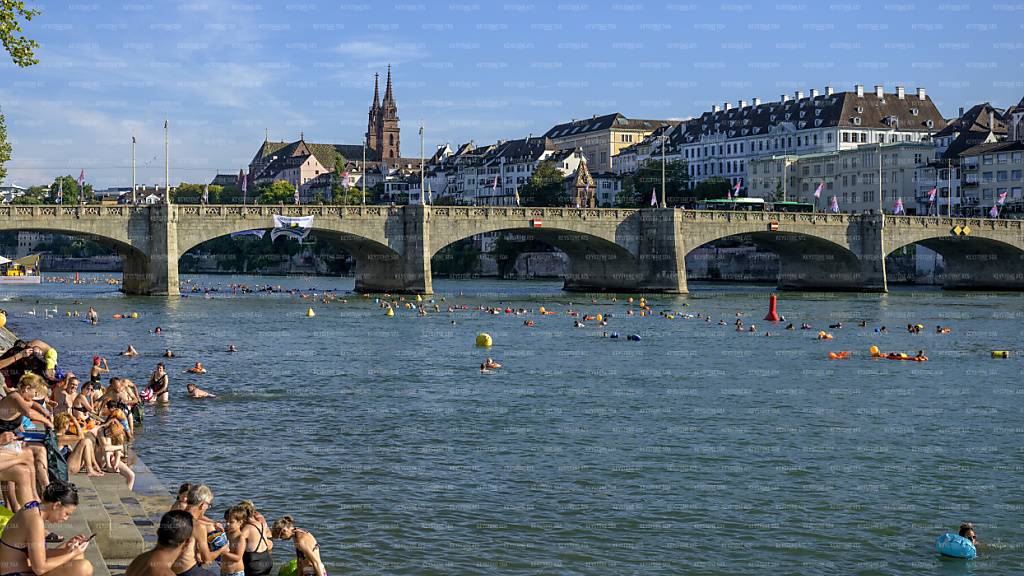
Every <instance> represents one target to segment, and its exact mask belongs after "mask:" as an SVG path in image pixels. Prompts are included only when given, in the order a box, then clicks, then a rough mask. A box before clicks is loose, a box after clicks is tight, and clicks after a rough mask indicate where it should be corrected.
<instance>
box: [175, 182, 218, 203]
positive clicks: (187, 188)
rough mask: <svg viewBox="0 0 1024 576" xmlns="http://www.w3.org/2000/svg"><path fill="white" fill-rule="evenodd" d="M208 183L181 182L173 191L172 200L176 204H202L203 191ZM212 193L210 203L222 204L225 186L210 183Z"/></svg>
mask: <svg viewBox="0 0 1024 576" xmlns="http://www.w3.org/2000/svg"><path fill="white" fill-rule="evenodd" d="M206 187H207V185H206V184H188V183H184V182H183V183H181V184H179V185H178V187H177V188H175V189H174V191H172V192H171V202H174V203H175V204H201V203H202V202H203V191H204V190H205V188H206ZM209 189H210V194H209V199H208V201H207V203H208V204H222V203H223V200H222V199H221V196H222V194H223V192H224V187H223V186H218V185H216V184H211V185H209Z"/></svg>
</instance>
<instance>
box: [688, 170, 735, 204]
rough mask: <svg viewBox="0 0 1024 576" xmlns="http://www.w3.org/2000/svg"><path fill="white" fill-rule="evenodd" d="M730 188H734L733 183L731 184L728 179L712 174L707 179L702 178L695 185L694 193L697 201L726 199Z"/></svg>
mask: <svg viewBox="0 0 1024 576" xmlns="http://www.w3.org/2000/svg"><path fill="white" fill-rule="evenodd" d="M730 190H732V185H731V184H729V181H728V180H726V179H725V178H722V177H721V176H712V177H711V178H708V179H706V180H701V181H700V182H699V183H698V184H697V186H695V187H694V189H693V192H692V195H693V198H694V200H696V201H700V200H716V199H725V197H726V196H727V195H728V194H729V191H730Z"/></svg>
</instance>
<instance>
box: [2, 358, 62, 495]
mask: <svg viewBox="0 0 1024 576" xmlns="http://www.w3.org/2000/svg"><path fill="white" fill-rule="evenodd" d="M47 390H48V387H47V384H46V381H45V380H43V378H42V377H41V376H37V375H35V374H31V373H29V374H25V375H23V376H22V377H21V378H19V379H18V385H17V388H15V390H14V391H13V392H12V393H10V394H8V395H7V396H5V397H4V398H3V399H2V400H0V443H2V445H0V480H6V481H12V482H14V489H15V490H14V491H15V494H14V495H13V498H14V500H15V501H14V502H13V503H12V504H14V506H12V507H11V508H12V509H16V508H17V505H18V504H24V503H26V502H30V501H32V500H38V499H39V498H38V496H37V493H36V466H35V456H34V453H33V452H32V451H31V450H28V449H25V446H24V444H25V443H24V442H22V441H21V439H19V438H17V435H16V434H14V432H15V431H16V430H20V428H21V422H22V417H23V416H27V417H29V418H30V419H32V420H35V419H39V420H40V421H43V422H49V418H47V416H46V415H45V414H43V413H42V412H41V411H40V409H39V407H38V405H37V404H36V403H35V402H32V398H33V397H34V396H36V395H37V394H45V393H46V391H47ZM51 426H52V424H51ZM23 466H28V468H29V470H28V472H27V474H26V473H25V471H24V470H23Z"/></svg>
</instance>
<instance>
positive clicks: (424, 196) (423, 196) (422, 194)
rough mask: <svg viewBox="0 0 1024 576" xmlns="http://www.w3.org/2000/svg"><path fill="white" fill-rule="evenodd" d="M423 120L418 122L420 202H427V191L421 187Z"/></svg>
mask: <svg viewBox="0 0 1024 576" xmlns="http://www.w3.org/2000/svg"><path fill="white" fill-rule="evenodd" d="M423 180H424V178H423V122H420V202H422V203H423V204H424V205H426V204H427V191H426V190H424V188H423Z"/></svg>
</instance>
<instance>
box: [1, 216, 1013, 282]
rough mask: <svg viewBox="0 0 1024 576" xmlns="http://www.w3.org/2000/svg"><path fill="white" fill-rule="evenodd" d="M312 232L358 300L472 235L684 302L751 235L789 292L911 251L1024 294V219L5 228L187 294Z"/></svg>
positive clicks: (92, 221)
mask: <svg viewBox="0 0 1024 576" xmlns="http://www.w3.org/2000/svg"><path fill="white" fill-rule="evenodd" d="M275 214H281V215H284V216H313V217H314V219H313V229H314V231H315V233H316V234H317V235H319V236H328V237H330V238H332V239H333V240H334V241H336V242H337V243H338V244H340V245H341V246H342V247H343V248H344V249H345V250H347V251H348V252H350V253H351V254H352V255H353V256H354V258H355V260H356V282H355V289H356V290H357V291H360V292H406V293H420V294H429V293H431V292H432V284H431V259H432V258H433V257H434V256H435V255H437V254H438V253H439V252H440V251H441V250H442V249H443V248H444V247H446V246H448V245H450V244H452V243H454V242H458V241H459V240H462V239H465V238H469V237H471V236H474V235H476V234H483V233H490V232H499V231H504V232H513V233H515V234H517V235H520V236H527V237H532V238H535V239H537V240H539V241H542V242H545V243H548V244H550V245H552V246H555V247H557V248H559V249H560V250H563V251H564V252H565V253H566V254H567V255H568V256H569V259H570V266H571V269H570V273H569V275H568V277H567V278H566V280H565V289H566V290H574V291H594V292H598V291H613V292H663V293H685V292H686V291H687V285H686V263H685V257H686V255H687V254H688V253H689V252H690V251H692V250H694V249H696V248H698V247H700V246H702V245H704V244H707V243H708V242H713V241H715V240H721V239H724V238H743V239H747V240H750V241H752V242H754V243H755V244H759V245H761V246H764V247H766V248H768V249H770V250H772V251H774V252H775V253H776V254H778V256H779V261H780V275H779V287H780V288H783V289H796V290H850V291H868V292H884V291H885V290H886V289H887V285H886V278H885V256H886V255H888V254H890V253H892V252H893V251H895V250H898V249H900V248H902V247H904V246H907V245H909V244H920V245H923V246H926V247H928V248H931V249H933V250H935V251H936V252H938V253H940V254H942V256H943V257H944V258H945V261H946V271H945V274H944V278H943V279H944V282H945V285H946V286H947V287H950V288H974V289H1008V290H1020V289H1024V231H1022V225H1024V221H1019V220H990V219H977V218H943V217H908V216H879V215H848V214H824V213H813V214H811V213H774V212H724V211H700V210H676V209H643V210H636V209H615V208H606V209H574V208H519V207H462V206H459V207H449V206H434V207H424V206H404V207H389V206H324V205H302V206H280V205H279V206H266V205H246V206H238V205H224V206H219V205H171V206H166V205H154V206H47V205H44V206H28V205H26V206H19V205H8V206H0V230H37V231H51V232H63V233H69V234H78V235H84V236H87V237H89V238H91V239H93V240H96V241H98V242H100V243H101V244H105V245H107V246H110V247H112V248H113V249H115V250H116V251H117V252H118V253H119V254H120V255H121V257H122V259H123V260H124V291H125V292H126V293H129V294H177V293H178V258H179V257H180V256H181V255H182V254H184V253H185V252H187V251H188V250H190V249H192V248H194V247H196V246H198V245H200V244H202V243H203V242H206V241H209V240H212V239H214V238H218V237H221V236H225V235H228V234H231V233H233V232H241V231H245V230H252V229H270V228H272V227H273V216H274V215H275Z"/></svg>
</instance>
